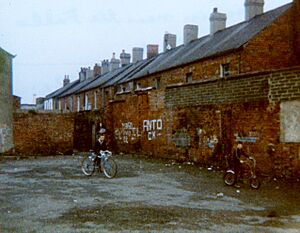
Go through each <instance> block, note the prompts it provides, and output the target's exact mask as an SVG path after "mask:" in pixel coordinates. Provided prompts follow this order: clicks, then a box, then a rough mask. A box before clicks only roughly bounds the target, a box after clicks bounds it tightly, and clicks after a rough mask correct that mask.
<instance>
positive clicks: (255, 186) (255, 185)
mask: <svg viewBox="0 0 300 233" xmlns="http://www.w3.org/2000/svg"><path fill="white" fill-rule="evenodd" d="M250 186H251V188H253V189H259V187H260V181H259V179H257V178H256V177H255V178H251V179H250Z"/></svg>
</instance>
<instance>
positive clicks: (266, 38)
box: [240, 9, 299, 73]
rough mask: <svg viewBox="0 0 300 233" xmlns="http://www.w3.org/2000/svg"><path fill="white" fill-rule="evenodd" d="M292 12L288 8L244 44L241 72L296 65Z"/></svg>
mask: <svg viewBox="0 0 300 233" xmlns="http://www.w3.org/2000/svg"><path fill="white" fill-rule="evenodd" d="M293 13H294V12H293V10H292V9H291V10H289V11H288V12H287V13H286V14H285V15H283V16H282V17H280V18H278V19H277V20H275V21H274V22H273V23H272V24H271V25H270V26H269V27H267V28H266V29H264V30H263V31H262V32H260V33H259V34H258V35H257V36H256V37H255V38H253V39H252V40H251V41H249V42H248V43H246V44H245V45H244V50H243V51H242V53H241V64H240V66H241V73H246V72H252V71H263V70H268V69H279V68H284V67H288V66H292V65H297V61H296V60H295V59H294V28H293V25H294V18H293ZM297 17H299V16H297Z"/></svg>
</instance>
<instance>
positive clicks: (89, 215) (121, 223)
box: [0, 155, 300, 233]
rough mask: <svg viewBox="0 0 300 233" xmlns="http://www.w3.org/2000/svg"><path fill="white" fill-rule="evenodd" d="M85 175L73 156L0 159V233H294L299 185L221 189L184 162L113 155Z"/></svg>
mask: <svg viewBox="0 0 300 233" xmlns="http://www.w3.org/2000/svg"><path fill="white" fill-rule="evenodd" d="M115 160H116V161H117V163H118V174H117V176H116V177H115V178H114V179H107V178H105V177H104V176H103V174H102V173H95V174H94V175H93V176H91V177H86V176H84V175H83V173H82V172H81V170H80V156H65V157H46V158H38V159H27V160H3V159H2V160H0V187H1V188H0V232H1V233H5V232H9V233H11V232H22V233H24V232H28V233H29V232H32V233H33V232H72V233H74V232H75V233H76V232H178V233H179V232H180V233H183V232H230V233H234V232H264V233H268V232H276V233H277V232H282V233H283V232H285V233H286V232H288V233H292V232H300V207H299V206H300V184H299V183H296V184H293V185H287V184H285V183H281V182H278V181H274V180H269V181H264V182H263V184H262V186H261V188H260V189H259V190H252V189H251V188H250V187H249V185H248V183H244V184H241V187H239V188H236V187H228V186H225V185H224V183H223V180H222V173H221V172H219V171H215V170H214V169H213V168H212V169H211V168H204V167H199V166H196V165H194V164H192V163H185V164H178V163H175V162H174V161H166V160H157V159H149V158H144V157H138V156H129V155H122V156H121V155H118V156H116V157H115Z"/></svg>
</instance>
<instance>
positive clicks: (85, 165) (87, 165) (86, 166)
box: [81, 156, 95, 176]
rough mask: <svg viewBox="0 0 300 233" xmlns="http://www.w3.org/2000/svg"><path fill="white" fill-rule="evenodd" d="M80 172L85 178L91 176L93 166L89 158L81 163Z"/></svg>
mask: <svg viewBox="0 0 300 233" xmlns="http://www.w3.org/2000/svg"><path fill="white" fill-rule="evenodd" d="M81 170H82V172H83V174H85V175H86V176H91V175H92V174H93V173H94V171H95V164H94V162H93V161H92V160H91V159H90V157H89V156H87V157H85V158H84V159H83V160H82V161H81Z"/></svg>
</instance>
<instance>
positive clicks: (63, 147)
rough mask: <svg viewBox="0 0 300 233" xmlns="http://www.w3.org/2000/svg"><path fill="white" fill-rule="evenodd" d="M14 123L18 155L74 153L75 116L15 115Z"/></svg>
mask: <svg viewBox="0 0 300 233" xmlns="http://www.w3.org/2000/svg"><path fill="white" fill-rule="evenodd" d="M13 121H14V122H13V124H14V128H13V134H14V146H15V151H16V153H18V154H26V155H55V154H58V153H64V154H65V153H66V154H70V153H72V151H73V135H74V115H73V114H54V113H34V112H32V113H14V119H13Z"/></svg>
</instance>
